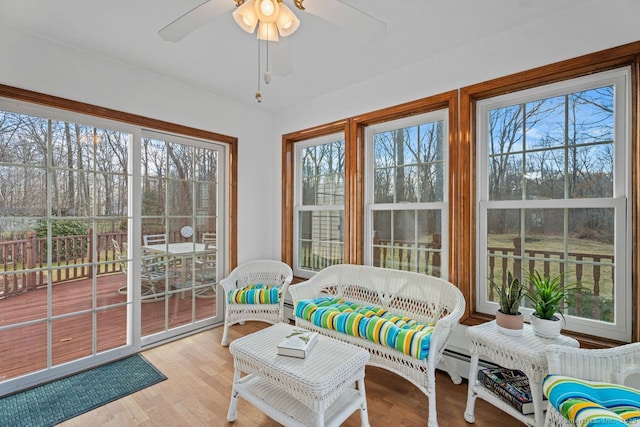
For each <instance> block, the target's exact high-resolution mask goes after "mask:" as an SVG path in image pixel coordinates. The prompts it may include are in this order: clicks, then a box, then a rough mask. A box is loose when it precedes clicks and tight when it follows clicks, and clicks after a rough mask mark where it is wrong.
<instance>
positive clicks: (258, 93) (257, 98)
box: [256, 38, 262, 103]
mask: <svg viewBox="0 0 640 427" xmlns="http://www.w3.org/2000/svg"><path fill="white" fill-rule="evenodd" d="M257 40H258V90H257V91H256V101H258V103H260V102H262V92H261V91H260V39H259V38H258V39H257Z"/></svg>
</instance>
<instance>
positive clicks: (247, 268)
mask: <svg viewBox="0 0 640 427" xmlns="http://www.w3.org/2000/svg"><path fill="white" fill-rule="evenodd" d="M292 280H293V271H292V270H291V267H289V266H288V265H287V264H285V263H283V262H280V261H275V260H257V261H250V262H247V263H244V264H241V265H239V266H237V267H236V268H235V269H234V270H233V271H232V272H231V273H230V274H229V276H228V277H227V278H225V279H223V280H221V281H220V285H221V286H222V287H223V289H224V295H225V296H224V300H225V304H226V309H225V316H224V333H223V334H222V345H223V346H227V345H229V341H228V337H229V326H231V325H234V324H236V323H244V322H245V321H246V320H257V321H262V322H267V323H271V324H275V323H278V322H282V318H283V313H284V311H283V310H284V298H285V296H286V295H287V290H288V289H289V285H290V284H291V281H292ZM255 284H263V285H271V286H280V287H281V291H280V302H279V303H278V304H235V303H229V298H228V295H229V292H231V291H233V290H235V289H240V288H243V287H245V286H247V285H255Z"/></svg>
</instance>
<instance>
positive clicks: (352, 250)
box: [282, 90, 461, 283]
mask: <svg viewBox="0 0 640 427" xmlns="http://www.w3.org/2000/svg"><path fill="white" fill-rule="evenodd" d="M443 108H448V114H449V117H448V120H449V180H450V185H449V202H450V208H449V215H450V217H451V218H455V217H457V216H458V214H457V209H456V207H455V203H454V200H456V198H457V197H458V185H457V182H458V175H459V174H458V150H459V147H458V118H457V117H458V91H457V90H454V91H449V92H445V93H442V94H439V95H435V96H431V97H428V98H424V99H419V100H417V101H411V102H407V103H404V104H400V105H396V106H393V107H389V108H384V109H381V110H377V111H373V112H369V113H366V114H362V115H360V116H356V117H351V118H347V119H343V120H339V121H336V122H332V123H328V124H324V125H320V126H316V127H312V128H308V129H305V130H301V131H298V132H292V133H289V134H286V135H283V136H282V261H283V262H286V263H287V264H289V265H293V262H294V259H293V244H294V242H293V202H294V189H293V184H294V179H295V176H294V150H295V143H296V142H300V141H305V140H308V139H311V138H316V137H319V136H324V135H330V134H332V133H337V132H344V137H345V206H344V216H345V221H344V222H345V230H344V236H345V241H344V262H345V263H351V264H362V263H363V262H364V161H365V159H364V130H365V128H366V127H367V126H370V125H374V124H377V123H382V122H388V121H392V120H396V119H401V118H404V117H410V116H415V115H418V114H424V113H428V112H431V111H436V110H440V109H443ZM459 226H460V222H459V221H449V241H450V253H449V280H451V281H452V282H454V283H455V282H456V279H455V277H456V275H457V270H458V269H457V261H456V260H457V259H458V256H457V253H458V245H457V240H458V238H457V237H456V236H457V235H459V234H460V233H461V230H459V229H458V227H459Z"/></svg>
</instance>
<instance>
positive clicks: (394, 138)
mask: <svg viewBox="0 0 640 427" xmlns="http://www.w3.org/2000/svg"><path fill="white" fill-rule="evenodd" d="M443 141H444V122H443V121H434V122H429V123H424V124H421V125H416V126H409V127H405V128H401V129H394V130H390V131H384V132H378V133H375V135H374V141H373V157H374V158H373V165H374V171H373V174H374V182H373V189H374V195H373V201H374V203H401V202H414V203H415V202H436V201H442V200H443V198H444V194H443V193H444V181H443V179H444V175H443V170H444V160H443V159H444V147H443Z"/></svg>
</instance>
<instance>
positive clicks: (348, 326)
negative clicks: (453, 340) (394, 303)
mask: <svg viewBox="0 0 640 427" xmlns="http://www.w3.org/2000/svg"><path fill="white" fill-rule="evenodd" d="M295 314H296V316H297V317H299V318H301V319H305V320H308V321H309V322H311V323H313V324H314V325H316V326H320V327H322V328H325V329H333V330H336V331H338V332H341V333H343V334H347V335H351V336H354V337H360V338H366V339H368V340H370V341H373V342H376V343H378V344H381V345H383V346H386V347H391V348H395V349H396V350H398V351H401V352H403V353H404V354H407V355H410V356H412V357H414V358H416V359H419V360H423V359H425V358H426V357H427V355H428V354H429V343H430V340H431V334H432V333H433V329H434V326H433V325H428V324H425V323H420V322H417V321H416V320H414V319H411V318H409V317H404V316H399V315H397V314H393V313H390V312H388V311H387V310H385V309H383V308H381V307H374V306H359V305H357V304H354V303H352V302H348V301H344V300H342V299H339V298H332V297H320V298H315V299H308V300H300V301H298V302H297V303H296V308H295Z"/></svg>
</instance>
